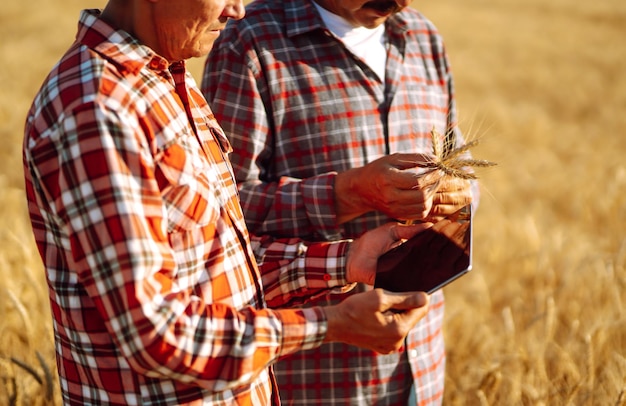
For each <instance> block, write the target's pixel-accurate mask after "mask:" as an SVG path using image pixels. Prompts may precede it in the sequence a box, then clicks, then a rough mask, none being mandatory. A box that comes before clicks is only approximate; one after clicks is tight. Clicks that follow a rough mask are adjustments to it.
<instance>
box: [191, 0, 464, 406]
mask: <svg viewBox="0 0 626 406" xmlns="http://www.w3.org/2000/svg"><path fill="white" fill-rule="evenodd" d="M386 36H387V40H388V60H387V66H386V81H385V83H381V81H380V80H379V78H378V76H377V75H376V74H375V73H374V72H373V71H372V70H371V69H370V68H369V67H368V66H367V65H366V64H365V63H364V62H363V61H362V60H360V59H359V58H358V57H356V56H355V55H353V54H352V53H351V52H350V51H349V50H348V49H347V48H346V47H344V46H343V44H342V43H341V41H339V40H338V39H336V38H335V37H334V35H333V34H332V33H331V32H329V31H328V29H326V28H325V26H324V23H323V21H322V20H321V18H320V16H319V15H318V13H317V11H316V10H315V8H314V6H313V5H312V3H311V1H310V0H292V1H283V0H255V1H254V2H252V3H251V4H250V5H249V6H248V7H247V9H246V17H245V18H244V19H243V20H240V21H232V22H230V23H229V25H228V26H227V29H226V30H225V32H223V33H222V35H221V37H220V38H219V39H218V42H217V43H216V44H215V46H214V48H213V51H212V53H211V54H210V55H209V58H208V60H207V65H206V68H205V72H204V77H203V83H202V91H203V93H204V94H205V96H206V97H207V100H208V101H209V103H210V104H211V106H212V108H213V111H214V112H215V115H216V117H217V119H218V121H219V122H220V124H221V125H222V127H223V128H224V130H225V132H226V134H227V136H228V137H229V138H230V140H231V142H232V144H233V148H234V152H233V155H232V157H231V161H232V163H233V167H234V171H235V176H236V179H237V182H238V186H239V191H240V195H241V201H242V206H243V208H244V212H245V219H246V222H247V224H248V227H249V229H250V230H252V232H253V233H259V234H270V235H274V236H300V237H306V238H314V239H321V240H335V239H338V238H345V237H349V238H352V237H356V236H359V235H360V234H362V233H363V232H365V231H366V230H368V229H371V228H373V227H375V226H378V225H380V224H383V223H385V222H387V221H389V220H390V219H388V218H385V217H384V216H382V215H381V214H379V213H369V214H367V215H364V216H361V217H360V218H357V219H355V220H353V221H351V222H349V223H347V224H344V225H342V226H338V224H337V222H336V212H335V202H334V192H333V181H334V177H335V175H336V174H337V173H338V172H342V171H346V170H348V169H350V168H353V167H360V166H363V165H365V164H367V163H369V162H372V161H374V160H375V159H377V158H380V157H381V156H383V155H385V154H390V153H394V152H430V151H432V146H431V138H430V131H431V130H432V129H433V128H435V129H436V130H438V131H439V132H440V133H442V134H443V133H446V130H447V129H449V128H455V121H456V112H455V106H454V98H453V86H452V77H451V75H450V71H449V67H448V61H447V58H446V54H445V51H444V47H443V43H442V40H441V37H440V36H439V34H438V33H437V31H436V29H435V27H434V26H433V25H432V24H431V23H430V22H429V21H428V20H427V19H425V18H424V17H423V16H422V15H421V14H419V13H418V12H416V11H415V10H412V9H406V10H405V11H403V12H401V13H399V14H397V15H395V16H393V17H392V18H390V19H389V20H388V22H387V23H386ZM453 136H455V137H459V138H460V137H461V134H460V133H459V132H458V130H455V131H454V132H453ZM475 192H476V190H475ZM362 289H367V288H366V287H363V286H361V287H360V289H355V290H354V291H353V292H356V291H358V290H362ZM341 299H342V296H338V295H328V296H327V297H324V298H323V299H322V300H319V301H317V302H316V303H317V304H325V303H333V302H336V301H338V300H341ZM443 311H444V304H443V295H442V293H436V294H434V295H433V297H432V301H431V310H430V312H429V314H428V316H427V317H426V318H425V319H424V320H423V321H422V322H420V324H419V325H418V326H417V327H416V328H415V329H414V330H413V331H412V332H411V333H410V334H409V337H408V339H407V341H406V347H405V351H402V352H400V353H396V354H391V355H380V354H376V353H374V352H371V351H367V350H363V349H359V348H356V347H353V346H348V345H342V344H335V343H333V344H327V345H323V346H322V347H320V348H317V349H313V350H309V351H306V352H302V353H298V354H294V355H291V356H289V357H286V358H285V359H284V360H282V361H281V362H279V363H278V364H276V366H275V369H276V373H277V377H278V382H279V390H280V393H281V399H282V400H283V402H284V403H287V404H294V405H304V404H322V405H349V404H352V405H364V404H376V405H401V404H406V402H407V399H408V397H409V393H410V390H411V389H410V388H411V385H412V384H413V387H414V389H415V392H414V393H415V394H416V396H417V401H418V403H419V404H421V405H426V404H439V403H440V402H441V400H442V395H443V384H444V368H445V352H444V342H443V335H442V322H443ZM355 328H358V326H355Z"/></svg>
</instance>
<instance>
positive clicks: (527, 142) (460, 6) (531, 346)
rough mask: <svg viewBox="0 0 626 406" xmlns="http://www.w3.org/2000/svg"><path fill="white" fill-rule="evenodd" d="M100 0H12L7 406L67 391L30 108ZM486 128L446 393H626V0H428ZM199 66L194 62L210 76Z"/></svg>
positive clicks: (0, 347) (4, 219)
mask: <svg viewBox="0 0 626 406" xmlns="http://www.w3.org/2000/svg"><path fill="white" fill-rule="evenodd" d="M103 4H104V0H99V1H97V0H88V1H85V0H80V1H79V0H56V1H52V0H39V1H37V2H29V1H16V0H12V1H8V2H4V3H3V5H2V8H0V38H1V40H0V56H1V58H2V60H1V61H2V63H1V64H0V80H1V83H2V92H1V93H0V137H1V139H3V140H4V143H3V148H2V150H0V190H1V192H0V207H1V209H0V405H41V404H54V405H57V404H60V395H59V388H58V380H57V376H56V368H55V361H54V343H53V336H52V322H51V316H50V308H49V302H48V293H47V285H46V282H45V277H44V273H43V268H42V265H41V262H40V259H39V257H38V254H37V252H36V248H35V245H34V242H33V239H32V236H31V232H30V226H29V222H28V218H27V214H26V210H25V204H24V201H25V199H24V193H23V184H22V163H21V162H22V161H21V142H22V128H23V122H24V117H25V115H26V112H27V109H28V107H29V105H30V102H31V100H32V98H33V96H34V94H35V92H36V91H37V89H38V87H39V85H40V84H41V81H42V80H43V78H44V76H45V74H46V73H47V72H48V70H49V69H50V68H51V67H52V65H53V63H54V62H56V60H57V59H58V58H59V56H60V55H61V54H62V52H63V51H64V50H65V49H66V48H67V46H68V45H69V44H70V42H71V41H72V39H73V36H74V33H75V27H76V21H77V17H78V13H79V10H80V9H81V8H84V7H101V6H102V5H103ZM415 5H416V7H418V8H419V9H420V10H421V11H423V12H424V13H425V14H426V15H427V16H428V17H430V18H431V19H432V20H433V21H434V22H435V23H436V25H437V26H438V27H439V28H440V30H441V32H442V33H443V35H444V38H445V39H446V43H447V49H448V53H449V55H450V59H451V62H452V68H453V71H454V74H455V78H456V89H457V96H458V104H459V113H460V122H461V126H462V128H463V129H464V130H465V131H466V132H467V133H469V134H470V135H471V136H474V137H480V138H481V141H482V143H481V145H480V146H479V147H478V148H477V149H476V150H475V151H474V153H475V155H476V156H477V157H478V158H484V159H489V160H493V161H497V162H498V164H499V165H498V166H497V167H495V168H489V169H487V170H484V171H482V172H481V182H482V186H483V189H482V191H483V193H482V198H481V204H480V209H479V211H478V213H477V217H476V230H475V249H474V254H475V264H474V269H473V271H472V272H471V273H470V274H469V275H467V276H464V277H463V278H461V279H460V280H458V281H457V282H455V283H454V284H452V285H450V286H449V287H446V288H445V289H446V295H447V303H448V305H447V316H446V326H445V334H446V339H447V348H448V356H449V358H448V359H449V361H448V368H447V379H446V380H447V382H446V384H447V387H446V393H445V404H446V405H507V406H508V405H546V406H553V405H625V404H626V307H625V302H626V293H625V292H626V134H625V132H626V43H625V41H626V2H625V1H624V0H595V1H593V2H588V1H580V2H574V1H572V0H525V1H520V0H437V1H435V0H431V1H422V2H415ZM201 64H202V61H200V60H195V61H192V63H191V66H192V69H193V72H194V75H196V77H198V75H199V72H200V69H201Z"/></svg>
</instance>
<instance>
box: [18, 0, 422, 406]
mask: <svg viewBox="0 0 626 406" xmlns="http://www.w3.org/2000/svg"><path fill="white" fill-rule="evenodd" d="M243 14H244V10H243V4H242V3H241V1H240V0H176V1H173V0H110V1H109V2H108V3H107V5H106V7H105V8H104V10H103V11H98V10H85V11H83V12H82V14H81V17H80V22H79V29H78V34H77V36H76V41H75V42H74V44H73V45H72V46H71V47H70V49H69V50H68V51H67V53H66V54H65V55H64V56H63V57H62V59H61V60H60V61H59V63H58V64H57V65H56V66H55V67H54V68H53V70H52V72H51V73H50V75H49V76H48V78H47V79H46V80H45V82H44V84H43V86H42V88H41V90H40V91H39V93H38V95H37V96H36V98H35V100H34V102H33V105H32V108H31V110H30V111H29V113H28V117H27V122H26V128H25V140H24V166H25V178H26V179H25V180H26V182H25V186H26V193H27V198H28V204H29V206H28V207H29V212H30V217H31V222H32V227H33V232H34V235H35V239H36V242H37V246H38V249H39V252H40V254H41V257H42V259H43V262H44V265H45V269H46V275H47V279H48V284H49V289H50V303H51V308H52V315H53V318H54V332H55V340H56V349H57V365H58V372H59V375H60V385H61V391H62V397H63V401H64V403H65V404H68V405H85V404H96V405H139V404H144V405H148V404H150V405H166V404H167V405H169V404H212V405H269V404H278V403H279V399H278V395H277V391H276V386H275V378H274V374H273V371H272V367H271V365H272V364H273V363H274V362H275V361H276V360H277V359H278V358H279V357H283V356H287V355H289V354H293V353H295V352H298V351H301V350H307V349H312V348H315V347H318V346H320V345H321V344H322V343H325V342H346V343H350V344H353V345H359V346H364V347H366V348H369V349H371V350H374V351H380V352H383V353H386V352H392V351H395V350H397V349H398V348H399V347H400V346H401V344H402V341H403V338H404V337H405V335H406V334H407V332H408V331H409V330H410V329H411V328H412V327H413V326H414V325H415V324H416V323H417V322H418V321H419V320H420V319H421V318H422V317H423V316H424V315H425V314H426V312H427V308H428V301H429V298H428V296H426V295H425V294H424V293H421V292H412V293H406V294H389V293H387V292H384V291H382V290H374V291H371V292H367V293H363V294H359V295H356V296H354V297H353V300H351V301H346V302H344V303H341V304H339V305H336V306H325V307H321V306H314V307H310V308H306V309H300V308H292V307H290V306H291V305H293V304H299V303H301V302H303V301H305V300H307V298H309V297H315V296H319V295H323V294H325V293H326V292H328V291H330V290H333V289H335V290H339V291H345V290H349V289H350V288H351V287H352V286H353V285H354V283H356V282H368V283H372V282H373V279H374V272H375V265H376V260H377V258H378V256H380V255H382V253H384V252H386V251H387V250H389V249H390V248H391V247H392V246H394V244H396V243H397V241H399V240H402V239H406V238H410V237H411V236H413V235H415V234H416V233H418V232H419V231H420V230H423V229H424V228H425V227H428V224H427V225H416V226H410V227H407V226H401V225H400V224H398V223H388V224H386V225H383V226H382V227H380V228H378V229H376V230H375V231H373V232H371V233H368V234H367V235H365V236H363V237H362V238H359V239H357V240H342V241H337V242H333V243H323V242H321V243H307V242H304V241H300V240H296V239H288V240H287V239H284V240H274V239H272V238H268V237H262V238H253V237H251V236H250V235H249V234H248V231H247V229H246V226H245V222H244V219H243V216H242V211H241V208H240V206H239V201H238V194H237V189H236V185H235V181H234V179H233V177H232V172H231V167H230V164H229V162H228V160H227V156H228V154H229V153H230V151H231V147H230V144H229V142H228V141H227V139H226V138H225V136H224V134H223V132H222V130H221V128H220V127H219V125H218V124H217V122H216V121H215V119H214V117H213V114H212V113H211V110H210V109H209V107H208V105H207V103H206V102H205V100H204V98H203V97H202V95H201V94H200V91H199V89H198V88H197V87H196V85H195V83H194V81H193V79H192V77H191V75H190V74H189V73H188V72H187V71H186V68H185V62H184V61H185V59H186V58H190V57H198V56H201V55H205V54H206V53H208V52H209V50H210V49H211V46H212V44H213V42H214V41H215V39H216V38H217V37H218V36H219V35H220V32H221V31H222V29H223V28H224V26H225V24H226V21H227V20H228V19H239V18H241V17H242V16H243ZM257 259H258V261H260V263H259V264H258V263H257ZM268 303H269V304H271V305H272V306H275V307H280V309H278V310H272V309H270V308H268Z"/></svg>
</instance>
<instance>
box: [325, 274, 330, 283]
mask: <svg viewBox="0 0 626 406" xmlns="http://www.w3.org/2000/svg"><path fill="white" fill-rule="evenodd" d="M331 279H332V276H330V275H329V274H327V273H325V274H324V280H325V281H326V282H328V281H329V280H331Z"/></svg>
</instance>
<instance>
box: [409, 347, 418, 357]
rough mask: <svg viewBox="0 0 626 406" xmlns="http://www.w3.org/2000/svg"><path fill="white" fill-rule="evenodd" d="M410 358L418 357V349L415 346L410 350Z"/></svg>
mask: <svg viewBox="0 0 626 406" xmlns="http://www.w3.org/2000/svg"><path fill="white" fill-rule="evenodd" d="M409 358H417V350H416V349H415V348H413V349H412V350H410V351H409Z"/></svg>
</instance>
